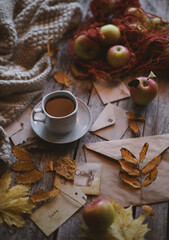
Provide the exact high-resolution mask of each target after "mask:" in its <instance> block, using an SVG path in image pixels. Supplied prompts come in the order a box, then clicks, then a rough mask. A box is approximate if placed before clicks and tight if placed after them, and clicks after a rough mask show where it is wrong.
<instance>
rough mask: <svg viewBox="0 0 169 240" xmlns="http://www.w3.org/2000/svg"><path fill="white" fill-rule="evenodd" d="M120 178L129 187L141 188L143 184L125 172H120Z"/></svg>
mask: <svg viewBox="0 0 169 240" xmlns="http://www.w3.org/2000/svg"><path fill="white" fill-rule="evenodd" d="M119 176H120V178H121V180H122V181H123V182H125V183H127V184H128V185H130V186H132V187H134V188H141V183H140V181H139V180H138V179H137V178H136V177H133V176H129V175H128V174H127V173H124V172H120V173H119Z"/></svg>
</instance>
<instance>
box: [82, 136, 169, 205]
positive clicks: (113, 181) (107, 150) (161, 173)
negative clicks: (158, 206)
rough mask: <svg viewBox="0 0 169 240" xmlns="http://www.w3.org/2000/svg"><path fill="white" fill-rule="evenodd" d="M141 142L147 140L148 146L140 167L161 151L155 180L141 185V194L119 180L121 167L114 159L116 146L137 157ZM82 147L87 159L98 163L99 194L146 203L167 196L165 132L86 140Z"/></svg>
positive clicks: (168, 155) (168, 139)
mask: <svg viewBox="0 0 169 240" xmlns="http://www.w3.org/2000/svg"><path fill="white" fill-rule="evenodd" d="M145 142H148V143H149V149H148V151H147V154H146V158H145V160H144V162H143V164H142V165H141V168H142V167H144V166H145V165H146V164H147V163H148V162H149V161H150V160H152V158H153V157H155V156H158V155H160V154H162V162H161V163H160V164H159V166H158V167H157V169H158V175H157V178H156V180H155V181H154V182H153V183H152V184H151V185H149V186H148V187H144V188H143V190H142V194H141V190H140V189H133V188H132V187H130V186H128V185H127V184H125V183H123V182H122V181H121V180H120V177H119V170H120V169H121V168H120V164H119V163H118V160H120V159H121V152H120V149H121V148H122V147H125V148H127V149H128V150H130V151H131V152H132V153H133V154H134V155H135V156H136V157H137V158H139V153H140V151H141V149H142V146H143V144H144V143H145ZM86 147H87V149H85V154H86V160H87V162H96V163H101V164H102V172H101V186H100V195H99V197H107V198H109V199H113V200H114V201H115V202H116V203H120V204H121V205H123V206H129V205H140V204H150V203H157V202H164V201H168V200H169V184H168V182H169V174H168V172H169V161H168V159H169V148H168V147H169V134H164V135H157V136H150V137H142V138H133V139H122V140H117V141H107V142H97V143H88V144H86ZM89 149H90V150H92V151H90V150H89ZM93 151H94V152H93ZM100 154H102V155H100ZM113 159H114V160H113ZM116 160H117V161H116Z"/></svg>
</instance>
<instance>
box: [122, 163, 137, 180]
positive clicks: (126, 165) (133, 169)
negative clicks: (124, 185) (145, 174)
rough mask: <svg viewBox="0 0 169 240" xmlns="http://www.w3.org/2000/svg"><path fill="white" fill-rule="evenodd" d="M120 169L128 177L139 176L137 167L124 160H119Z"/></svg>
mask: <svg viewBox="0 0 169 240" xmlns="http://www.w3.org/2000/svg"><path fill="white" fill-rule="evenodd" d="M119 162H120V165H121V168H122V169H123V170H124V171H125V172H127V173H128V174H129V175H130V176H137V177H138V176H140V171H139V169H138V167H137V165H135V164H132V163H129V162H126V161H125V160H120V161H119Z"/></svg>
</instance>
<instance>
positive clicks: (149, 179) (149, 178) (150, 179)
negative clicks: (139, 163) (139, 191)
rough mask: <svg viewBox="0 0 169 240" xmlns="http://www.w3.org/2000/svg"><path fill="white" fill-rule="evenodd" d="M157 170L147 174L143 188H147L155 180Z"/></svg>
mask: <svg viewBox="0 0 169 240" xmlns="http://www.w3.org/2000/svg"><path fill="white" fill-rule="evenodd" d="M157 173H158V170H157V168H154V169H153V170H152V172H150V173H149V175H148V176H147V177H146V179H145V180H144V182H143V184H142V185H143V187H147V186H149V185H150V184H151V183H152V182H153V181H155V180H156V177H157Z"/></svg>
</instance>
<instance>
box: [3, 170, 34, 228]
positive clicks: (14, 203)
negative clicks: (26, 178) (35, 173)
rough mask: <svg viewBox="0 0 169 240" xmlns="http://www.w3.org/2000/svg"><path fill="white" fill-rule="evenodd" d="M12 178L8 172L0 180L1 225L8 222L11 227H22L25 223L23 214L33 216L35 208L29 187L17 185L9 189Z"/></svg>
mask: <svg viewBox="0 0 169 240" xmlns="http://www.w3.org/2000/svg"><path fill="white" fill-rule="evenodd" d="M10 183H11V176H10V174H9V172H6V173H4V174H3V175H2V177H1V178H0V224H1V223H3V222H6V223H7V224H8V225H9V226H12V225H15V226H17V227H22V226H24V225H25V221H24V219H23V218H22V216H21V214H23V213H28V214H31V210H32V209H33V208H34V207H35V205H34V204H33V203H32V201H31V200H30V198H29V197H28V195H29V193H28V192H29V189H30V186H29V185H26V186H25V185H15V186H14V187H12V188H9V186H10Z"/></svg>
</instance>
